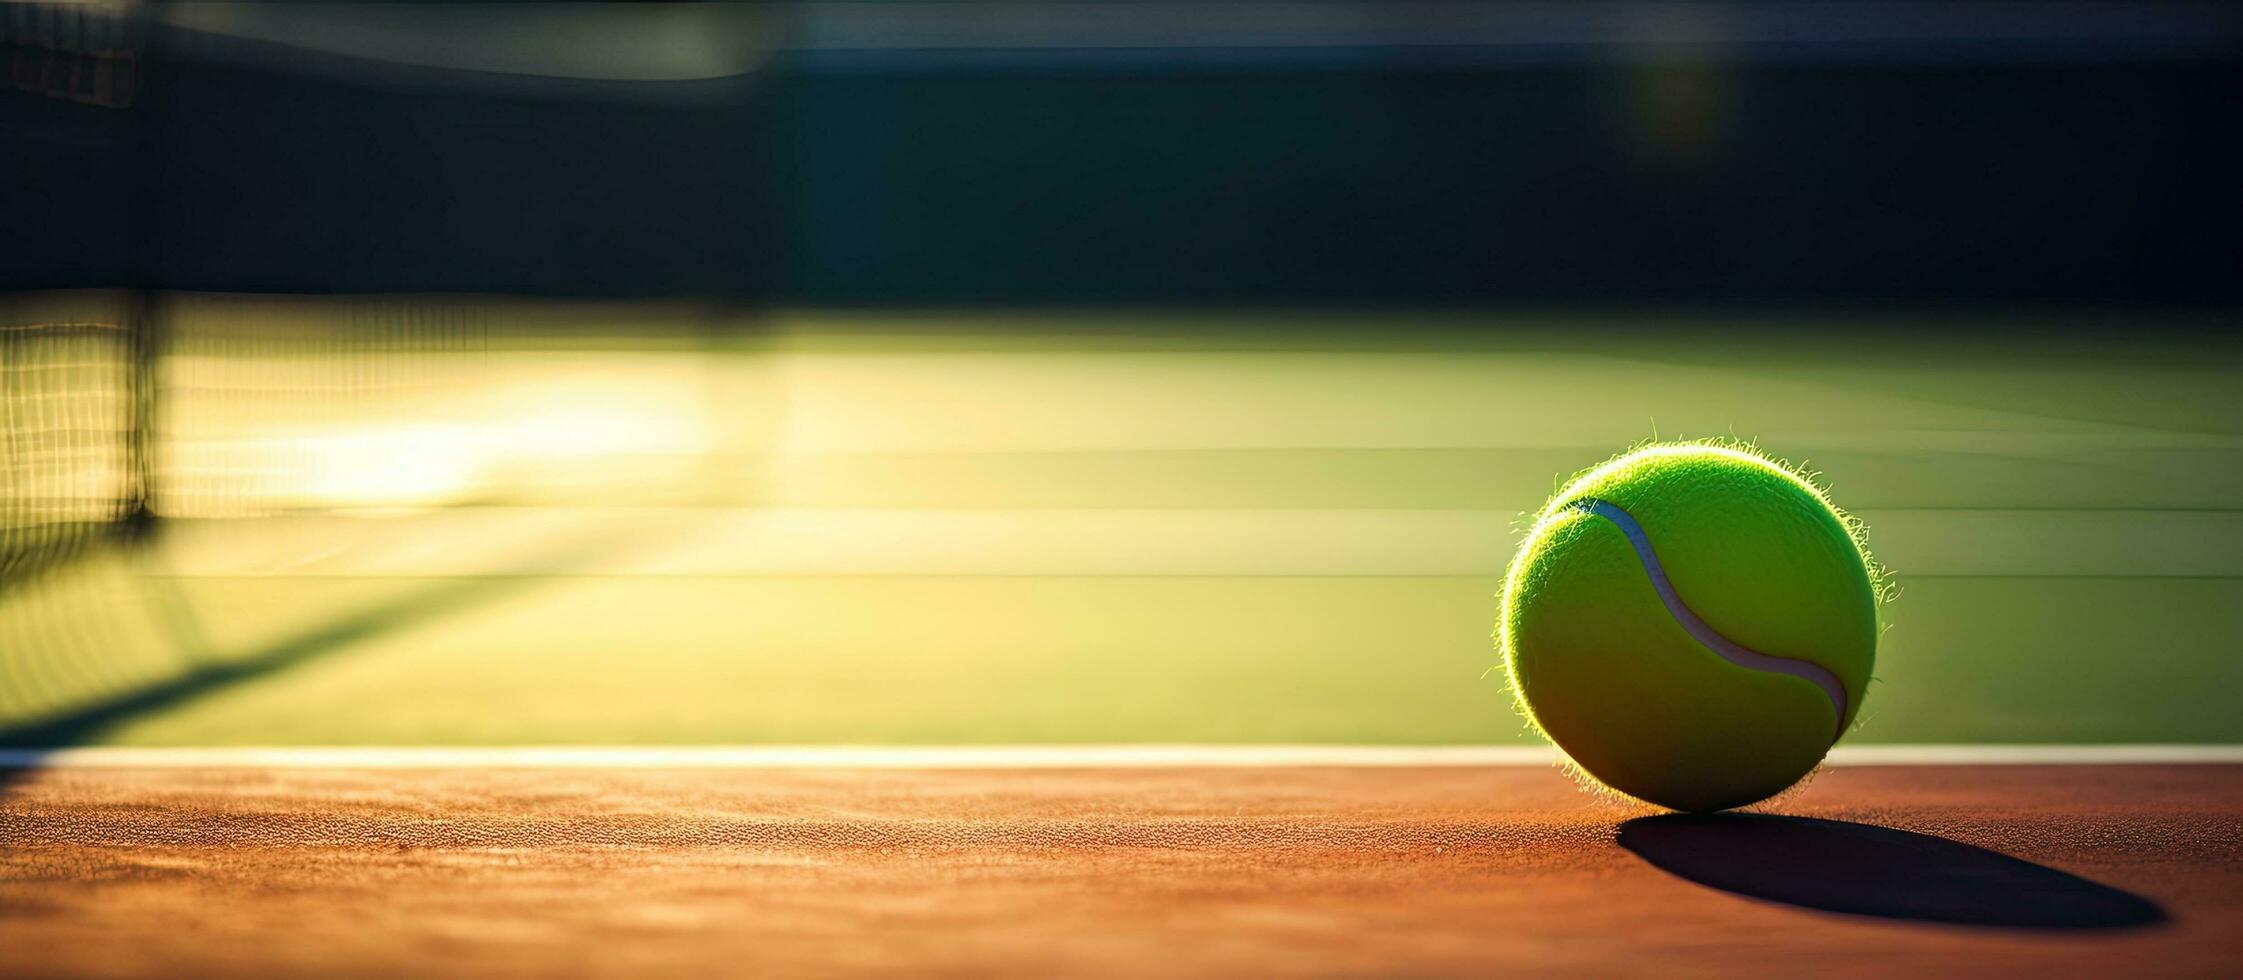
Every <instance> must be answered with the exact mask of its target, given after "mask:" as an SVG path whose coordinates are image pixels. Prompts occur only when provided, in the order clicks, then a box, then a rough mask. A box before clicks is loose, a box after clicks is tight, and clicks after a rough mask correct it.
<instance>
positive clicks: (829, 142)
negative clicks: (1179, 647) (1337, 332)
mask: <svg viewBox="0 0 2243 980" xmlns="http://www.w3.org/2000/svg"><path fill="white" fill-rule="evenodd" d="M4 16H5V21H6V28H5V30H6V34H5V43H6V45H7V51H8V58H9V61H10V69H11V73H10V82H11V84H12V87H13V88H14V89H15V90H16V91H15V92H14V93H11V94H10V95H11V97H8V98H0V132H5V133H6V134H8V135H7V136H6V137H5V139H6V143H7V146H8V151H9V152H8V153H7V155H6V159H5V163H4V164H0V166H4V167H5V169H6V173H5V176H4V177H0V186H5V187H7V189H8V190H7V200H8V212H9V224H10V227H11V232H10V233H9V234H7V235H5V236H0V287H7V288H53V287H76V286H112V285H119V284H132V285H143V286H152V287H158V288H167V289H187V290H252V291H285V292H346V293H349V292H379V291H482V292H508V293H534V294H551V295H674V294H679V293H699V294H718V295H726V296H737V297H744V298H752V299H757V300H763V301H770V302H776V303H786V304H816V305H851V304H927V303H936V304H976V305H1010V304H1037V305H1049V304H1112V303H1200V304H1270V305H1288V304H1303V303H1315V304H1330V303H1361V304H1395V303H1402V304H1429V305H1498V304H1530V305H1531V304H1592V305H1600V304H1627V303H1643V302H1659V303H1668V304H1674V303H1683V304H1703V305H1709V306H1725V307H1727V306H1734V305H1736V304H1740V303H1741V304H1753V303H1776V304H1794V303H1802V302H1805V303H1818V304H1881V303H1892V302H1900V303H1909V304H1964V305H1972V306H1984V305H2018V304H2026V305H2034V304H2074V303H2091V304H2123V305H2127V306H2199V307H2201V306H2215V307H2218V306H2228V305H2232V304H2234V303H2235V302H2236V301H2237V300H2239V299H2243V276H2238V275H2237V271H2238V269H2239V268H2243V262H2239V260H2243V221H2239V220H2238V219H2239V218H2243V181H2238V180H2237V179H2236V174H2238V173H2243V150H2239V141H2238V139H2237V136H2236V129H2237V127H2236V126H2235V125H2234V115H2235V106H2236V104H2237V96H2238V94H2239V93H2243V86H2239V85H2238V82H2239V81H2243V43H2239V41H2243V13H2238V10H2237V8H2236V7H2234V6H2232V5H2225V4H2186V3H2140V4H2131V3H2010V2H2000V3H1937V4H1921V3H1859V4H1805V5H1795V4H1781V3H1770V4H1762V3H1702V4H1604V3H1582V4H1468V3H1409V2H1404V3H1385V4H1344V3H1343V4H1334V3H1250V4H1224V3H1215V4H1177V3H1051V4H989V3H810V4H787V5H660V6H630V5H623V6H599V5H549V4H517V5H509V4H467V5H452V6H445V5H419V4H168V5H167V4H130V5H115V4H109V5H104V4H62V5H53V4H30V5H10V6H8V7H6V8H5V15H4Z"/></svg>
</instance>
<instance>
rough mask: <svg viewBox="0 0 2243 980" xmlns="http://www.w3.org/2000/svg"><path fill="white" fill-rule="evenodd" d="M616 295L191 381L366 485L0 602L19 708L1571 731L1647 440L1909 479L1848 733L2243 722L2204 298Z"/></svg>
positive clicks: (2226, 496) (2240, 609) (191, 365)
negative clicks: (1574, 667) (1553, 496)
mask: <svg viewBox="0 0 2243 980" xmlns="http://www.w3.org/2000/svg"><path fill="white" fill-rule="evenodd" d="M598 326H599V329H588V330H580V331H578V332H577V333H575V334H572V335H571V336H570V338H569V339H568V340H567V342H566V343H559V342H553V341H552V340H551V339H550V338H548V339H546V340H542V341H538V342H534V343H533V342H528V341H522V342H513V341H507V342H500V343H494V344H493V345H491V347H490V349H488V350H482V351H478V352H476V358H475V360H474V362H473V364H472V365H471V367H472V371H469V370H467V369H466V368H462V367H460V366H458V365H451V364H449V362H444V363H439V364H436V365H435V366H434V367H430V368H429V370H431V371H433V372H434V373H435V374H437V375H439V376H440V377H441V379H442V381H443V383H442V384H438V385H432V386H429V388H428V390H427V391H426V392H421V393H417V394H415V395H414V396H413V398H414V399H416V400H414V401H411V402H410V403H404V402H392V403H385V405H383V406H380V407H381V408H382V409H383V411H381V412H374V413H370V414H366V413H362V414H359V415H344V414H340V413H330V414H328V415H324V416H322V415H318V414H317V413H312V414H310V415H305V414H302V413H295V414H293V415H292V413H290V412H289V411H287V406H286V405H285V403H275V402H274V401H271V400H270V399H275V398H285V395H268V396H264V397H266V398H267V399H268V400H266V401H260V402H254V403H251V404H249V405H247V406H231V407H229V406H228V405H225V404H218V403H213V404H212V405H209V406H202V407H200V408H196V407H194V406H189V407H187V408H183V409H181V410H180V412H179V413H178V414H177V415H175V416H174V419H175V421H174V423H173V425H174V428H173V429H172V430H171V431H170V433H169V434H168V437H167V438H168V439H169V440H170V444H169V448H168V454H167V458H168V459H169V460H170V461H171V465H172V466H174V467H175V470H176V472H177V473H178V474H179V479H180V480H181V482H182V484H183V485H186V486H190V487H192V486H199V485H200V484H196V483H195V479H196V478H197V477H198V474H199V475H201V476H202V477H207V476H208V475H209V474H211V473H215V472H220V471H222V470H225V469H227V468H237V469H243V470H247V471H252V472H262V471H263V470H261V469H260V467H261V465H262V464H261V463H260V455H259V454H260V453H266V452H278V451H279V450H278V449H274V448H273V447H279V446H284V447H286V448H287V449H288V451H290V452H297V453H303V452H310V453H313V454H314V455H315V456H318V457H319V458H320V459H321V460H323V462H322V464H321V465H320V466H319V467H317V468H316V470H317V472H318V473H319V474H320V477H321V481H323V482H316V483H314V484H310V485H307V486H306V487H303V488H294V489H287V490H284V491H282V492H283V493H296V494H299V495H301V496H302V497H303V498H304V499H301V500H290V501H288V506H285V507H269V508H265V509H263V510H262V511H260V512H259V514H258V515H257V516H241V515H239V514H233V513H228V512H226V511H225V509H224V508H219V507H212V508H208V509H207V510H206V511H204V512H197V511H195V510H194V506H195V501H196V500H198V499H202V498H197V497H193V496H191V495H190V496H188V497H185V498H183V499H184V501H185V503H183V504H181V507H182V508H183V512H181V513H176V514H173V515H171V516H173V517H174V518H175V519H174V520H172V521H169V522H168V524H169V527H168V528H167V530H166V531H165V532H164V535H163V538H162V540H161V543H160V545H159V546H158V547H156V548H154V549H152V550H150V551H148V552H145V553H137V554H134V555H130V556H110V557H106V558H100V559H97V560H95V561H91V562H85V563H82V564H81V565H79V566H78V567H75V568H73V569H69V570H66V571H63V572H58V573H56V574H53V575H50V576H48V577H47V578H46V579H44V580H43V581H42V582H41V583H40V584H39V586H38V588H36V589H26V590H22V591H19V592H15V593H11V594H10V595H8V596H6V597H5V598H4V599H0V668H5V670H6V672H7V673H6V676H7V677H8V678H9V681H10V682H9V683H8V684H7V685H5V688H6V690H5V693H0V721H5V722H6V723H7V724H8V726H9V731H10V732H11V735H10V740H11V741H13V742H15V743H16V744H57V743H86V744H123V745H148V746H162V745H299V744H300V745H479V744H501V745H503V744H544V745H555V744H561V745H567V744H680V743H685V744H696V743H850V744H881V743H894V744H950V743H1008V742H1034V743H1088V742H1212V743H1220V742H1287V743H1290V742H1307V743H1316V742H1334V743H1390V744H1446V743H1525V742H1531V741H1533V740H1534V739H1535V738H1536V736H1535V735H1534V734H1533V733H1532V732H1531V731H1529V730H1528V729H1527V728H1526V726H1525V725H1524V724H1523V723H1522V722H1521V721H1520V719H1519V718H1518V717H1517V715H1516V714H1515V713H1514V711H1513V710H1512V708H1511V706H1510V703H1509V700H1508V694H1507V692H1506V691H1505V690H1504V688H1503V683H1502V678H1501V675H1500V672H1490V670H1489V668H1490V666H1491V665H1492V664H1493V663H1494V662H1495V658H1494V654H1493V651H1492V649H1491V646H1490V643H1489V640H1488V634H1489V631H1490V629H1491V627H1492V625H1493V617H1494V610H1495V601H1494V594H1495V592H1496V590H1497V589H1498V587H1499V585H1500V582H1501V576H1502V571H1503V568H1504V565H1505V563H1506V562H1507V560H1508V559H1509V556H1510V551H1511V549H1512V548H1513V547H1514V546H1515V544H1516V542H1517V539H1518V538H1517V535H1518V529H1519V522H1520V518H1521V515H1522V514H1524V513H1526V512H1528V511H1531V510H1532V509H1533V508H1534V507H1536V506H1537V505H1538V504H1539V503H1540V502H1541V500H1542V498H1543V497H1544V496H1545V495H1546V494H1547V493H1548V492H1549V491H1550V489H1551V488H1552V487H1553V486H1554V485H1555V484H1556V483H1557V482H1559V481H1561V480H1562V479H1563V478H1565V477H1566V476H1568V475H1569V474H1571V473H1573V472H1575V471H1577V470H1579V469H1581V468H1583V467H1587V466H1590V465H1593V464H1595V463H1597V462H1598V461H1600V460H1601V459H1603V458H1605V457H1606V456H1609V455H1611V454H1612V453H1614V452H1617V451H1619V450H1621V449H1623V448H1625V447H1627V446H1629V445H1630V444H1633V443H1635V442H1638V441H1641V440H1644V439H1649V438H1652V437H1654V436H1658V437H1662V438H1694V437H1715V436H1720V437H1737V438H1745V439H1750V440H1753V441H1754V442H1756V443H1757V444H1759V445H1760V446H1762V447H1763V448H1765V449H1767V450H1768V451H1770V452H1771V453H1774V454H1776V455H1778V456H1781V457H1783V458H1786V459H1788V460H1791V461H1793V462H1796V463H1800V464H1803V465H1805V466H1808V467H1810V468H1811V469H1813V470H1815V471H1817V472H1819V473H1820V474H1822V476H1823V477H1824V479H1826V480H1827V481H1828V482H1829V484H1830V485H1831V487H1832V490H1833V494H1834V497H1835V499H1836V500H1837V501H1838V502H1839V503H1840V504H1841V505H1842V506H1845V507H1847V508H1849V509H1851V510H1852V511H1854V512H1855V513H1856V514H1857V515H1858V516H1860V517H1862V518H1863V519H1864V520H1865V521H1866V522H1867V523H1868V526H1869V540H1870V543H1871V545H1872V547H1874V548H1875V549H1876V551H1877V554H1878V557H1879V558H1880V559H1881V560H1883V561H1884V562H1885V563H1886V564H1887V565H1889V566H1890V567H1891V569H1892V571H1893V576H1894V577H1893V581H1894V583H1895V584H1896V585H1897V592H1896V595H1895V597H1894V599H1893V600H1892V601H1891V602H1890V603H1889V604H1888V605H1887V607H1886V609H1885V617H1884V618H1885V619H1886V621H1887V623H1888V630H1887V633H1886V635H1885V641H1884V645H1883V647H1882V649H1881V651H1880V656H1879V662H1878V669H1877V672H1876V684H1875V686H1873V687H1872V689H1871V692H1870V694H1869V697H1868V699H1867V702H1866V705H1865V713H1864V718H1863V721H1862V722H1861V723H1860V724H1859V725H1858V726H1857V728H1856V729H1855V731H1854V732H1853V733H1852V734H1850V735H1849V736H1848V741H1849V742H1854V743H1927V742H1976V743H1984V742H2045V743H2106V742H2234V741H2238V740H2243V714H2239V713H2237V712H2235V711H2233V710H2231V707H2230V705H2228V704H2227V701H2228V700H2229V699H2230V698H2231V697H2232V692H2234V691H2236V690H2239V689H2243V658H2238V657H2236V656H2235V653H2236V651H2237V649H2238V646H2239V644H2243V511H2239V510H2237V509H2236V507H2235V501H2237V500H2239V499H2243V394H2239V393H2238V392H2237V391H2236V390H2235V388H2234V385H2233V380H2232V379H2233V378H2234V377H2235V376H2236V369H2237V368H2238V367H2239V366H2243V345H2237V344H2234V343H2209V344H2208V343H2207V342H2206V341H2205V339H2204V337H2205V336H2207V335H2206V334H2204V333H2202V332H2201V331H2197V332H2167V331H2164V330H2162V329H2157V328H2160V327H2163V326H2170V324H2160V323H2158V322H2155V321H2140V320H2128V319H2124V318H2118V317H2112V318H2108V319H2104V320H2083V319H2078V318H2074V319H2071V320H2066V321H2064V322H2060V323H2049V322H2036V321H2031V320H2024V319H2018V318H2008V319H1992V318H1964V317H1945V318H1939V319H1936V320H1935V319H1930V318H1923V319H1918V320H1911V321H1908V322H1899V323H1895V322H1892V321H1871V320H1861V321H1834V320H1796V321H1795V320H1783V319H1780V318H1768V317H1755V318H1745V319H1720V318H1713V317H1701V318H1677V317H1663V318H1657V319H1630V318H1626V317H1620V316H1613V317H1607V318H1596V319H1591V318H1583V317H1578V316H1574V317H1555V316H1552V317H1529V316H1520V317H1509V318H1504V319H1500V320H1491V319H1486V318H1481V319H1471V318H1465V317H1462V316H1452V315H1402V314H1392V315H1371V314H1363V315H1353V316H1340V315H1337V314H1328V313H1327V314H1320V315H1318V316H1315V317H1304V318H1287V317H1283V316H1279V315H1275V314H1251V315H1246V314H1216V313H1208V314H1193V315H1174V314H1164V315H1157V316H1156V315H1150V314H1127V313H1105V314H1097V315H1037V314H1022V313H1007V314H966V313H954V314H944V315H940V316H912V317H905V316H887V315H875V314H852V315H839V314H796V315H788V316H780V317H776V318H773V319H772V320H771V321H770V322H768V323H765V324H763V325H762V327H761V328H760V329H759V330H757V331H756V332H754V333H752V334H741V335H739V336H738V337H737V338H735V339H732V340H726V341H722V342H708V341H706V339H705V338H699V335H697V334H694V333H693V330H692V329H688V328H685V327H674V326H673V325H670V324H667V323H665V322H661V321H643V320H634V319H631V318H630V317H629V316H626V315H623V314H616V319H615V320H614V322H611V323H605V324H602V325H598ZM1460 327H1469V328H1470V329H1468V330H1467V329H1459V328H1460ZM623 338H629V339H628V341H626V340H624V339H623ZM249 359H250V360H254V351H252V352H251V356H250V358H249ZM241 360H242V359H241V358H235V359H234V360H231V361H226V362H220V361H217V360H206V361H201V362H183V363H180V364H178V365H175V366H174V367H173V370H174V372H175V374H174V377H176V378H185V379H189V380H193V379H205V380H207V379H209V378H212V377H216V376H217V375H218V374H221V373H223V372H224V371H226V370H237V371H239V370H245V368H244V367H243V365H242V364H241V363H240V361H241ZM198 372H200V373H198ZM221 380H224V379H221ZM183 387H186V386H183ZM415 391H416V392H419V391H420V389H415ZM385 413H386V414H385ZM307 419H308V421H307ZM431 420H441V421H442V423H443V424H442V425H436V424H434V423H433V422H432V421H431ZM194 426H207V427H209V429H208V431H197V430H196V429H195V428H194ZM260 427H262V428H260ZM212 433H218V434H217V435H213V434H212ZM221 436H222V437H221ZM321 440H327V441H326V442H322V441H321ZM307 446H309V447H310V448H309V449H306V447H307ZM353 466H356V467H357V468H356V469H354V468H353ZM268 469H269V467H268Z"/></svg>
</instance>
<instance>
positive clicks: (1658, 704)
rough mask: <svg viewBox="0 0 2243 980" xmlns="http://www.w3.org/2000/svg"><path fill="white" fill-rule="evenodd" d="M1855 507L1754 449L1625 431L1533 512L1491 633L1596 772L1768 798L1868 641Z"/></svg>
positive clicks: (1804, 756) (1568, 749)
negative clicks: (1845, 507)
mask: <svg viewBox="0 0 2243 980" xmlns="http://www.w3.org/2000/svg"><path fill="white" fill-rule="evenodd" d="M1857 528H1858V525H1856V524H1855V523H1853V522H1852V521H1851V520H1850V519H1848V518H1847V517H1846V516H1845V515H1844V514H1843V513H1841V512H1840V511H1839V510H1838V509H1837V508H1836V507H1834V506H1832V505H1831V503H1830V501H1829V499H1828V498H1827V497H1825V496H1824V494H1823V492H1822V490H1821V489H1820V488H1818V487H1816V486H1815V485H1814V484H1813V483H1812V482H1810V481H1809V480H1808V479H1807V478H1806V477H1804V476H1801V475H1800V474H1798V473H1794V472H1792V471H1791V470H1790V469H1787V468H1786V467H1784V466H1783V465H1782V464H1780V463H1777V462H1775V461H1773V460H1770V459H1768V458H1767V457H1765V456H1762V455H1760V454H1759V453H1757V452H1755V451H1752V450H1750V449H1745V448H1740V447H1735V446H1729V445H1719V444H1707V443H1686V444H1668V445H1652V446H1646V447H1643V448H1641V449H1637V450H1635V451H1633V452H1630V453H1627V454H1625V455H1623V456H1620V457H1619V458H1616V459H1614V460H1612V461H1611V462H1608V463H1606V464H1604V465H1602V466H1599V467H1597V468H1596V469H1593V470H1590V471H1589V472H1587V473H1585V474H1583V475H1581V476H1580V477H1578V478H1576V479H1575V480H1574V481H1573V482H1571V483H1569V484H1567V485H1566V486H1565V488H1564V489H1561V490H1559V491H1558V492H1557V495H1556V496H1554V497H1552V498H1550V502H1549V504H1547V505H1546V506H1544V507H1543V508H1542V510H1541V512H1540V513H1539V514H1537V515H1536V519H1535V523H1534V528H1533V531H1532V532H1531V533H1530V534H1528V536H1527V540H1526V544H1525V545H1523V546H1522V547H1521V548H1520V549H1519V554H1518V556H1517V557H1516V558H1514V559H1513V560H1512V562H1511V571H1510V574H1509V576H1508V577H1507V578H1506V580H1505V582H1504V589H1503V612H1502V621H1501V623H1500V625H1498V627H1497V629H1496V639H1497V643H1498V644H1499V645H1500V646H1501V648H1502V651H1503V658H1504V664H1505V667H1506V669H1507V670H1508V671H1509V672H1510V677H1511V685H1512V690H1513V691H1514V692H1515V693H1516V694H1517V696H1518V698H1519V699H1520V702H1521V703H1522V705H1523V706H1524V707H1525V709H1526V711H1527V713H1528V715H1529V716H1530V717H1531V718H1532V719H1533V720H1534V723H1535V725H1536V726H1538V727H1540V728H1541V729H1542V731H1543V732H1544V733H1546V734H1548V735H1549V736H1550V738H1551V739H1552V740H1553V741H1555V742H1557V744H1558V746H1559V747H1560V748H1561V749H1563V750H1565V753H1566V755H1568V756H1569V757H1571V758H1572V760H1573V762H1574V764H1575V765H1577V766H1579V767H1580V768H1581V769H1582V770H1583V771H1585V772H1586V773H1587V774H1588V775H1589V776H1591V777H1593V778H1594V779H1596V780H1597V781H1598V782H1600V783H1603V784H1604V785H1606V786H1608V787H1611V788H1612V789H1615V790H1619V791H1620V792H1622V793H1626V794H1628V795H1629V796H1633V797H1636V798H1637V799H1640V800H1644V801H1646V802H1649V803H1656V804H1658V805H1660V806H1665V807H1670V808H1673V809H1676V810H1699V811H1702V810H1722V809H1727V808H1729V807H1735V806H1743V805H1745V804H1748V803H1754V802H1757V801H1760V800H1764V799H1767V798H1768V797H1770V796H1773V795H1775V794H1777V793H1779V792H1782V791H1783V790H1784V789H1785V788H1786V787H1788V786H1790V785H1792V784H1793V783H1795V782H1798V781H1799V779H1800V778H1801V777H1803V776H1805V775H1806V774H1807V773H1809V772H1811V771H1813V769H1814V768H1815V766H1817V765H1819V764H1820V763H1821V762H1822V758H1823V755H1824V754H1825V753H1826V752H1828V751H1829V749H1830V745H1831V743H1832V742H1835V741H1837V739H1838V736H1839V735H1840V734H1841V733H1842V732H1844V731H1845V730H1846V726H1848V725H1850V724H1852V723H1853V719H1854V716H1855V714H1856V713H1857V712H1859V711H1860V710H1861V700H1862V695H1863V694H1864V693H1865V691H1866V689H1867V688H1868V686H1869V671H1870V667H1871V665H1872V664H1873V663H1874V661H1875V659H1876V656H1877V632H1878V627H1877V602H1878V584H1877V572H1876V567H1875V565H1874V564H1873V563H1872V561H1871V560H1870V558H1869V556H1868V554H1867V552H1866V551H1865V550H1864V549H1863V547H1862V545H1861V542H1860V540H1859V537H1858V533H1857Z"/></svg>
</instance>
